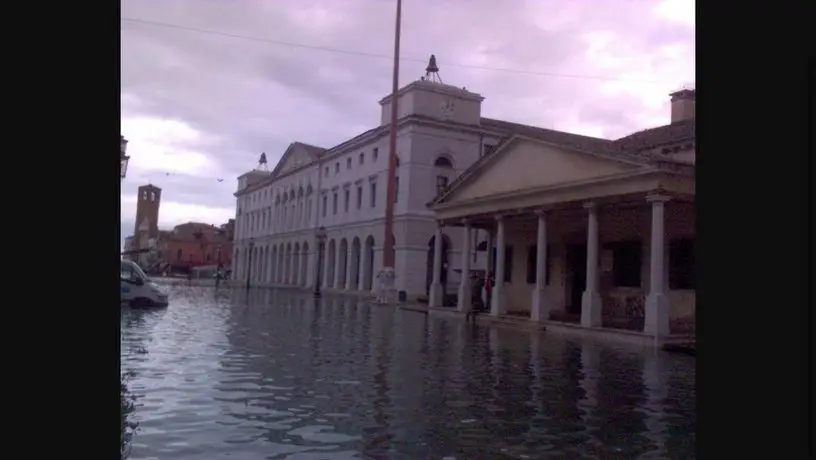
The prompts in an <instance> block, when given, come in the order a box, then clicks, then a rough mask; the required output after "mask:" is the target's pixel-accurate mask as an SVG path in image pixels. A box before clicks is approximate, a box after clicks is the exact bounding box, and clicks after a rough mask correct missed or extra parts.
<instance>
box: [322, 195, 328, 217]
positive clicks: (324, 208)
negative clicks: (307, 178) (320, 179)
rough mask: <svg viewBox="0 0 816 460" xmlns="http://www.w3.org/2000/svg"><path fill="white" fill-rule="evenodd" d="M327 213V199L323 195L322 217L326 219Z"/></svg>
mask: <svg viewBox="0 0 816 460" xmlns="http://www.w3.org/2000/svg"><path fill="white" fill-rule="evenodd" d="M327 212H329V197H328V196H326V195H323V217H326V213H327Z"/></svg>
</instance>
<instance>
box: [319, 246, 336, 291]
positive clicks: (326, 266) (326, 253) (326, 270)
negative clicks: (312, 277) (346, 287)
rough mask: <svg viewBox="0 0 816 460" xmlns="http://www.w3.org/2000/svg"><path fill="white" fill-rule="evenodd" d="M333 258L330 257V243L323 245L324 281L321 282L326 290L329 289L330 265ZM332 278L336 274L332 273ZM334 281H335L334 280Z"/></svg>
mask: <svg viewBox="0 0 816 460" xmlns="http://www.w3.org/2000/svg"><path fill="white" fill-rule="evenodd" d="M330 261H331V258H330V257H329V243H328V240H327V242H326V243H325V244H324V245H323V279H322V280H321V281H322V283H323V286H321V288H322V289H326V288H328V287H329V263H330ZM332 277H334V273H332ZM332 281H334V280H332Z"/></svg>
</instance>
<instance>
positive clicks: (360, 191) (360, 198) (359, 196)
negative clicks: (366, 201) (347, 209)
mask: <svg viewBox="0 0 816 460" xmlns="http://www.w3.org/2000/svg"><path fill="white" fill-rule="evenodd" d="M362 207H363V186H362V185H361V186H359V187H357V209H360V208H362Z"/></svg>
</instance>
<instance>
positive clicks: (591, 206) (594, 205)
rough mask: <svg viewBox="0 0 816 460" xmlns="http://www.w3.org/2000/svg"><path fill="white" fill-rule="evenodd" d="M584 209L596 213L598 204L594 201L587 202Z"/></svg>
mask: <svg viewBox="0 0 816 460" xmlns="http://www.w3.org/2000/svg"><path fill="white" fill-rule="evenodd" d="M583 207H584V209H589V210H590V211H594V210H596V209H598V204H597V203H595V202H594V201H586V202H584V205H583Z"/></svg>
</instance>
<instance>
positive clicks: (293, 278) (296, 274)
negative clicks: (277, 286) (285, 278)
mask: <svg viewBox="0 0 816 460" xmlns="http://www.w3.org/2000/svg"><path fill="white" fill-rule="evenodd" d="M290 264H291V266H292V268H290V270H291V271H290V272H289V284H291V285H292V286H298V285H299V283H300V252H299V251H298V252H295V250H294V249H292V261H291V262H290Z"/></svg>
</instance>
